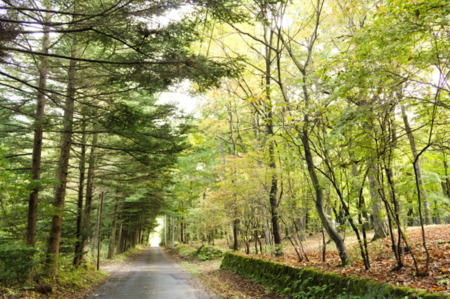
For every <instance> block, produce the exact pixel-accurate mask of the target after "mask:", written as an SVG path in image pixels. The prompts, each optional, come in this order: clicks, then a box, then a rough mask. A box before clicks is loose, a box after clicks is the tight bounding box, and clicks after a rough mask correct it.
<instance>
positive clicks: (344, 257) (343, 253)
mask: <svg viewBox="0 0 450 299" xmlns="http://www.w3.org/2000/svg"><path fill="white" fill-rule="evenodd" d="M304 118H305V124H308V122H309V119H308V116H307V115H305V116H304ZM301 139H302V143H303V149H304V154H305V160H306V164H307V167H308V172H309V176H310V178H311V182H312V184H313V187H314V190H315V192H316V200H315V204H316V209H317V214H318V215H319V218H320V220H321V222H322V225H323V227H324V228H325V230H326V232H327V234H328V236H329V237H330V238H331V239H332V240H333V242H334V243H335V244H336V248H337V250H338V252H339V257H340V259H341V262H342V264H343V265H346V264H348V261H349V256H348V253H347V249H346V248H345V244H344V240H343V239H342V237H341V236H340V235H339V233H338V232H337V231H336V230H335V229H334V227H333V225H332V223H331V221H330V219H328V217H327V215H326V214H325V210H324V197H323V190H322V186H321V185H320V182H319V178H318V177H317V173H316V169H315V168H314V161H313V156H312V153H311V148H310V145H309V135H308V130H307V127H306V126H305V127H304V128H303V132H302V136H301Z"/></svg>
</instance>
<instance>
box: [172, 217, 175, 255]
mask: <svg viewBox="0 0 450 299" xmlns="http://www.w3.org/2000/svg"><path fill="white" fill-rule="evenodd" d="M174 248H175V217H174V216H172V249H174Z"/></svg>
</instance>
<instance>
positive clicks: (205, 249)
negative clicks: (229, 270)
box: [195, 245, 223, 261]
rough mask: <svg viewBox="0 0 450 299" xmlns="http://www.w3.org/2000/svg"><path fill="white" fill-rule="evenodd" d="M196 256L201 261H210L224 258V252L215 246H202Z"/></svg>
mask: <svg viewBox="0 0 450 299" xmlns="http://www.w3.org/2000/svg"><path fill="white" fill-rule="evenodd" d="M195 255H196V256H197V258H198V259H199V260H201V261H210V260H215V259H219V258H221V257H223V250H222V249H220V248H219V247H216V246H213V245H202V246H200V248H199V249H198V250H197V252H196V254H195Z"/></svg>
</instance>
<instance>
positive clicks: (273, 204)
mask: <svg viewBox="0 0 450 299" xmlns="http://www.w3.org/2000/svg"><path fill="white" fill-rule="evenodd" d="M264 30H265V34H264V38H265V39H266V47H265V66H266V70H265V74H264V76H265V96H266V102H267V104H266V119H265V124H266V127H265V129H266V136H267V138H268V139H269V141H268V154H269V163H268V166H269V168H270V170H271V172H272V174H271V182H270V191H269V203H270V220H271V222H272V232H273V241H274V243H275V254H276V255H278V256H280V255H282V254H283V251H282V248H281V234H280V223H279V216H278V205H279V203H278V198H277V196H278V194H277V193H278V176H277V164H276V156H275V155H276V154H275V141H274V140H273V136H274V135H275V133H274V129H273V117H274V116H273V111H272V110H273V103H272V99H271V83H272V82H271V81H272V77H271V76H272V49H271V46H272V43H273V32H272V31H271V30H269V29H268V28H267V27H264Z"/></svg>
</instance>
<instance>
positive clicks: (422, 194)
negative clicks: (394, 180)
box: [401, 105, 430, 224]
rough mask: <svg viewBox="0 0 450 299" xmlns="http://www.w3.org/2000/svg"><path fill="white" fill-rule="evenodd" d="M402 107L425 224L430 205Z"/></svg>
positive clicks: (427, 219) (414, 143)
mask: <svg viewBox="0 0 450 299" xmlns="http://www.w3.org/2000/svg"><path fill="white" fill-rule="evenodd" d="M401 109H402V118H403V124H404V125H405V132H406V136H408V140H409V146H410V148H411V153H412V155H413V159H414V161H415V163H414V164H413V167H414V170H415V173H416V176H417V184H418V187H419V188H418V189H420V190H418V192H420V194H419V196H420V197H421V198H422V202H423V210H424V212H425V215H424V216H425V217H424V218H425V224H430V205H429V202H428V197H427V194H426V193H425V190H424V183H423V176H422V167H421V166H420V159H419V157H418V152H417V147H416V141H415V138H414V135H413V133H412V130H411V126H410V124H409V120H408V115H407V114H406V108H405V106H404V105H401Z"/></svg>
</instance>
